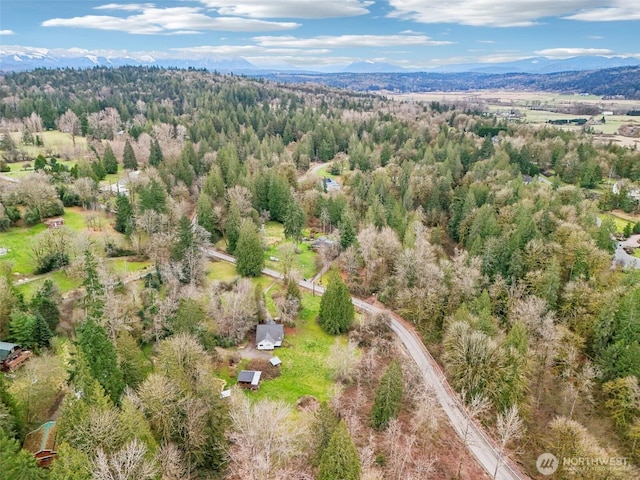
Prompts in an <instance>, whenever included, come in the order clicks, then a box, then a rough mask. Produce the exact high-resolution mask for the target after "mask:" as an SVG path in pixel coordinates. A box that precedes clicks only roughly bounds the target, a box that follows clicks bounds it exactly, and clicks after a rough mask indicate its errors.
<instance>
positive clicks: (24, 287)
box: [16, 270, 82, 301]
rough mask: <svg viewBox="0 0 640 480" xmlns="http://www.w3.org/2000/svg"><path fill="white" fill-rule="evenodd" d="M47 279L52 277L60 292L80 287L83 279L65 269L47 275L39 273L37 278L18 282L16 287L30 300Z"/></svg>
mask: <svg viewBox="0 0 640 480" xmlns="http://www.w3.org/2000/svg"><path fill="white" fill-rule="evenodd" d="M46 279H50V280H51V281H52V282H53V283H54V285H56V286H57V287H58V290H60V293H67V292H70V291H71V290H74V289H76V288H78V287H79V286H80V285H82V279H80V278H72V277H70V276H68V275H67V273H66V272H65V271H64V270H58V271H56V272H52V273H47V274H45V275H39V276H38V277H37V280H33V281H31V282H27V283H22V284H18V285H17V286H16V288H17V289H18V291H19V292H20V293H22V294H23V295H24V298H25V300H26V301H29V300H30V299H31V297H33V295H34V294H35V293H36V292H37V291H38V289H39V288H40V287H41V286H42V284H43V283H44V282H45V280H46Z"/></svg>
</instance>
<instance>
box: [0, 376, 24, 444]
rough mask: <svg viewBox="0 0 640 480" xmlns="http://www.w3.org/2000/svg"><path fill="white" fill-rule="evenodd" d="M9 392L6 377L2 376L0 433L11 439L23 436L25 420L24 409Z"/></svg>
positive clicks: (0, 380) (0, 388)
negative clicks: (23, 420) (2, 432)
mask: <svg viewBox="0 0 640 480" xmlns="http://www.w3.org/2000/svg"><path fill="white" fill-rule="evenodd" d="M23 408H24V406H23V405H19V404H18V402H16V401H15V399H14V398H13V396H12V395H11V393H10V392H9V390H8V385H7V381H6V380H5V376H4V375H0V431H3V430H4V432H5V433H6V434H7V436H10V437H16V436H19V435H21V434H22V433H23V432H22V431H23V429H24V424H23V423H22V419H23V418H25V415H24V412H23V411H22V409H23Z"/></svg>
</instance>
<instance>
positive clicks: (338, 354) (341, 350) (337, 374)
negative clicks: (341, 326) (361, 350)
mask: <svg viewBox="0 0 640 480" xmlns="http://www.w3.org/2000/svg"><path fill="white" fill-rule="evenodd" d="M356 352H357V348H356V345H355V343H353V342H351V341H349V342H347V343H346V344H345V343H342V342H341V341H340V339H336V341H335V343H334V344H333V345H332V346H331V350H330V352H329V358H328V359H327V365H328V366H329V368H330V369H331V371H332V373H333V378H334V380H335V381H337V382H344V383H349V382H351V381H352V380H353V373H354V369H355V366H356V363H357V361H358V357H357V353H356Z"/></svg>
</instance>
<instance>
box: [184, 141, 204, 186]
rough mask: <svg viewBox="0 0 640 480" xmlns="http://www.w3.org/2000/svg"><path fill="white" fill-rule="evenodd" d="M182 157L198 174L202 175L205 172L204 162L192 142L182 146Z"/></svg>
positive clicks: (185, 163)
mask: <svg viewBox="0 0 640 480" xmlns="http://www.w3.org/2000/svg"><path fill="white" fill-rule="evenodd" d="M180 157H181V159H182V162H183V164H184V165H188V166H190V167H192V168H193V171H194V172H195V174H196V175H202V174H203V173H204V163H203V162H202V159H201V158H200V157H199V156H198V155H197V154H196V151H195V149H194V148H193V143H192V142H187V143H185V145H184V147H183V148H182V152H181V153H180ZM185 183H186V182H185Z"/></svg>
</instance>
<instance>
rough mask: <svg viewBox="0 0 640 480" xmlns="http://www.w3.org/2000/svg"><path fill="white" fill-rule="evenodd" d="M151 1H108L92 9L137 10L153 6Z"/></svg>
mask: <svg viewBox="0 0 640 480" xmlns="http://www.w3.org/2000/svg"><path fill="white" fill-rule="evenodd" d="M154 7H155V5H154V4H153V3H109V4H107V5H100V6H98V7H94V10H124V11H125V12H138V11H141V10H144V9H146V8H154Z"/></svg>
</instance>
